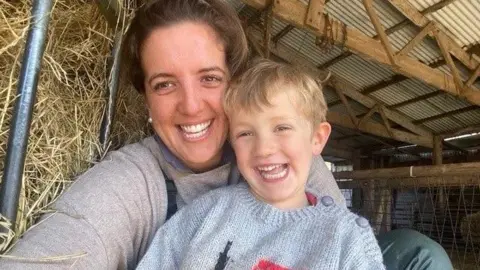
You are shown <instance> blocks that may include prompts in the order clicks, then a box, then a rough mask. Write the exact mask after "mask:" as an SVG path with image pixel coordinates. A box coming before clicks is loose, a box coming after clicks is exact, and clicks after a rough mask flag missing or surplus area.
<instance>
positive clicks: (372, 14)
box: [363, 0, 396, 65]
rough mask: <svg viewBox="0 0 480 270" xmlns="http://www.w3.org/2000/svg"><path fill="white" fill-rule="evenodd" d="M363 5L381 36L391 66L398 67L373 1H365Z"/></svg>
mask: <svg viewBox="0 0 480 270" xmlns="http://www.w3.org/2000/svg"><path fill="white" fill-rule="evenodd" d="M363 5H364V6H365V9H366V10H367V13H368V16H369V17H370V21H372V24H373V27H375V31H377V34H378V35H379V36H380V41H381V42H382V45H383V48H384V49H385V51H386V52H387V56H388V59H390V64H392V65H396V60H395V53H394V52H393V48H392V45H391V44H390V41H389V40H388V37H387V35H386V34H385V29H383V26H382V23H381V22H380V19H379V18H378V16H377V12H376V11H375V8H374V7H373V0H363Z"/></svg>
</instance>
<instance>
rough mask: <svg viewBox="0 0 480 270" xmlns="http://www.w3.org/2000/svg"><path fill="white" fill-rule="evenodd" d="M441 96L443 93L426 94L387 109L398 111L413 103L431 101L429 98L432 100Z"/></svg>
mask: <svg viewBox="0 0 480 270" xmlns="http://www.w3.org/2000/svg"><path fill="white" fill-rule="evenodd" d="M441 94H442V92H441V91H435V92H431V93H428V94H425V95H421V96H418V97H416V98H412V99H409V100H405V101H402V102H400V103H397V104H393V105H391V106H388V107H387V108H389V109H392V110H394V109H398V108H400V107H403V106H407V105H410V104H412V103H416V102H419V101H423V100H426V99H429V98H432V97H436V96H439V95H441Z"/></svg>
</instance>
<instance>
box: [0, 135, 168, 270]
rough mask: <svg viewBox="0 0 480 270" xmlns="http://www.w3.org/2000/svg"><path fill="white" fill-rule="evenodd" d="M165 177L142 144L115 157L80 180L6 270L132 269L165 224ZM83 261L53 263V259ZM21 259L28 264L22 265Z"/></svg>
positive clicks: (1, 263)
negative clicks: (157, 230) (71, 257)
mask: <svg viewBox="0 0 480 270" xmlns="http://www.w3.org/2000/svg"><path fill="white" fill-rule="evenodd" d="M165 209H166V195H165V183H164V179H163V175H162V172H161V170H160V167H159V165H158V162H157V161H156V159H155V158H154V157H153V156H152V154H151V152H150V151H149V150H148V148H146V147H145V146H143V145H141V144H135V145H131V146H128V147H124V148H122V149H121V150H120V151H115V152H113V153H111V154H109V155H108V156H107V157H106V158H105V159H104V160H103V161H102V162H100V163H99V164H97V165H95V166H94V167H93V168H92V169H90V170H89V171H87V172H86V173H85V174H83V175H82V176H80V177H79V179H77V180H76V181H75V183H74V184H73V185H72V186H71V187H70V188H69V189H68V190H67V191H66V192H65V193H64V194H63V195H62V196H61V197H60V198H59V200H58V201H57V202H56V203H55V204H54V207H53V210H54V211H55V213H53V214H49V215H45V216H43V217H42V220H41V221H40V222H39V223H38V224H37V225H35V226H34V227H33V228H31V229H30V230H29V231H28V232H27V233H26V234H25V235H24V236H23V237H22V239H21V240H19V241H18V242H17V244H16V245H15V246H14V247H13V249H12V251H11V252H10V253H9V254H8V255H10V256H15V257H18V259H2V260H0V269H49V270H51V269H56V268H61V269H67V268H68V267H71V266H72V265H73V267H74V268H81V269H127V268H132V267H134V266H135V265H136V263H137V262H138V260H139V259H140V258H139V256H141V255H142V254H143V253H144V252H145V250H146V248H147V245H148V242H149V241H150V239H151V238H152V237H153V235H154V232H155V231H156V229H157V228H158V227H159V226H160V225H161V224H163V222H164V219H165ZM61 256H66V257H67V258H68V256H80V257H79V258H74V259H65V260H60V261H54V262H53V261H52V260H51V258H53V257H61ZM21 258H28V260H22V259H21Z"/></svg>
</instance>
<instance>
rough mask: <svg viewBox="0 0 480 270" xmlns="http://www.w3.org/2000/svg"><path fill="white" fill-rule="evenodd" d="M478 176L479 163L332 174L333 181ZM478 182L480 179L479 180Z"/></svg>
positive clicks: (479, 171) (479, 170)
mask: <svg viewBox="0 0 480 270" xmlns="http://www.w3.org/2000/svg"><path fill="white" fill-rule="evenodd" d="M479 174H480V162H470V163H453V164H444V165H433V166H411V167H398V168H388V169H376V170H361V171H350V172H337V173H333V176H334V177H335V179H356V180H362V179H389V178H409V177H441V176H452V175H477V177H478V176H479ZM479 180H480V179H479Z"/></svg>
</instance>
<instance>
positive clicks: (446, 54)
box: [436, 31, 463, 93]
mask: <svg viewBox="0 0 480 270" xmlns="http://www.w3.org/2000/svg"><path fill="white" fill-rule="evenodd" d="M436 37H437V43H438V46H439V47H440V50H441V51H442V55H443V58H444V59H445V61H447V65H448V67H449V69H450V72H451V73H452V75H453V80H454V82H455V85H456V86H457V92H458V93H460V92H461V91H463V82H462V79H461V78H460V73H459V72H458V69H457V67H456V66H455V63H454V62H453V59H452V56H451V55H450V51H449V49H450V48H449V47H448V43H447V40H446V38H445V34H443V33H442V32H440V31H437V32H436Z"/></svg>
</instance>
